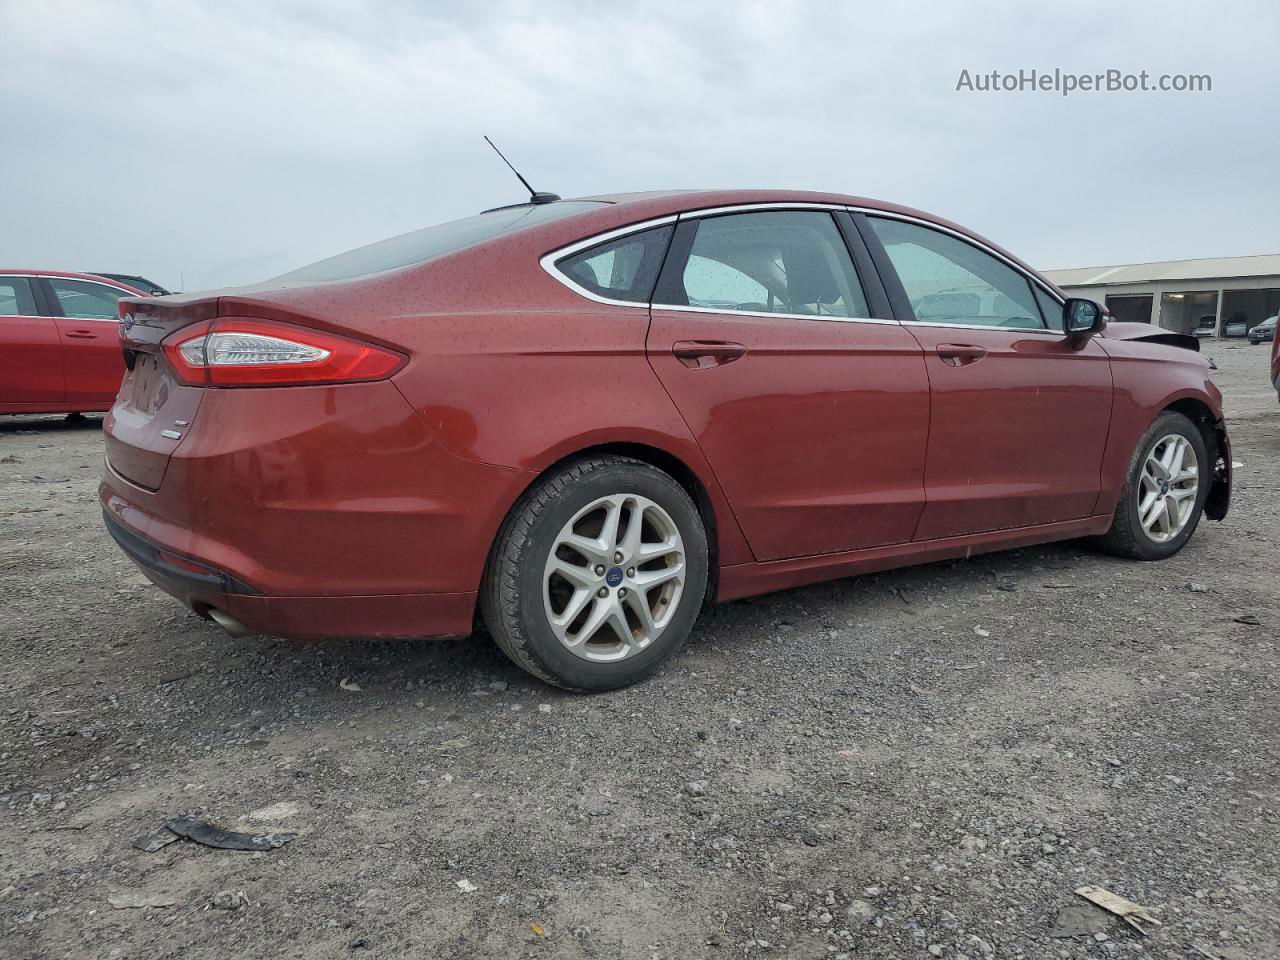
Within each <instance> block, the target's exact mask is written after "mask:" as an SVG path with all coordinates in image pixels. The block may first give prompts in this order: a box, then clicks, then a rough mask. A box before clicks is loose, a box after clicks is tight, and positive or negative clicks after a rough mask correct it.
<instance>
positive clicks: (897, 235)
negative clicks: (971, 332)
mask: <svg viewBox="0 0 1280 960" xmlns="http://www.w3.org/2000/svg"><path fill="white" fill-rule="evenodd" d="M868 220H869V222H870V223H871V227H872V229H873V230H874V231H875V233H876V236H877V237H879V238H880V242H881V243H882V244H884V248H885V251H886V252H887V253H888V254H889V260H890V261H892V263H893V268H894V270H895V271H896V272H897V274H898V278H899V279H900V280H901V281H902V286H903V287H904V288H905V289H906V292H907V299H908V300H910V301H911V308H912V310H914V311H915V315H916V319H917V320H919V321H921V322H923V323H941V324H960V325H968V326H983V327H1012V328H1017V329H1038V330H1042V329H1044V327H1045V324H1044V321H1043V319H1041V316H1040V308H1039V307H1038V306H1037V305H1036V301H1035V298H1034V296H1033V295H1032V293H1031V285H1030V284H1029V283H1028V281H1027V278H1026V277H1024V276H1023V275H1022V274H1021V273H1019V272H1018V271H1017V270H1014V269H1013V268H1012V267H1010V266H1009V265H1008V264H1006V263H1004V262H1003V261H1001V260H999V259H997V258H996V257H993V256H992V255H991V254H989V253H987V252H986V251H984V250H979V249H978V248H977V247H975V246H974V245H973V244H971V243H968V242H966V241H964V240H961V239H959V238H958V237H953V236H952V235H951V234H948V233H943V232H942V231H940V230H933V229H931V228H929V227H922V226H919V225H918V224H914V223H905V222H903V221H901V220H888V219H884V218H882V217H869V218H868ZM1058 312H1059V314H1060V313H1061V308H1060V307H1059V308H1058Z"/></svg>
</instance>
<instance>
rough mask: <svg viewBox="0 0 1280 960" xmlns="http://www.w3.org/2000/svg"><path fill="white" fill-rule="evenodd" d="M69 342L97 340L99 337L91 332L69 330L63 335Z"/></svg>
mask: <svg viewBox="0 0 1280 960" xmlns="http://www.w3.org/2000/svg"><path fill="white" fill-rule="evenodd" d="M63 336H64V337H66V338H67V339H68V340H97V339H98V335H97V334H96V333H94V332H92V331H91V330H69V331H68V332H66V333H64V334H63Z"/></svg>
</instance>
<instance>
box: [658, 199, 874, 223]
mask: <svg viewBox="0 0 1280 960" xmlns="http://www.w3.org/2000/svg"><path fill="white" fill-rule="evenodd" d="M849 209H851V208H850V207H849V206H847V205H846V204H843V203H815V202H813V201H808V200H794V201H791V200H769V201H766V202H764V203H735V204H732V205H730V206H727V207H701V208H699V209H697V210H685V211H683V212H681V214H680V218H681V219H682V220H684V219H689V220H700V219H702V218H703V217H718V216H720V214H722V213H751V212H754V211H756V210H831V211H834V212H839V211H841V210H849Z"/></svg>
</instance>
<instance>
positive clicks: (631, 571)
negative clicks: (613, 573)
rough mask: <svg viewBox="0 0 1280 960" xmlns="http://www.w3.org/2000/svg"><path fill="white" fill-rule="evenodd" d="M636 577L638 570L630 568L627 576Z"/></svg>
mask: <svg viewBox="0 0 1280 960" xmlns="http://www.w3.org/2000/svg"><path fill="white" fill-rule="evenodd" d="M635 575H636V568H635V567H628V568H627V576H628V577H634V576H635Z"/></svg>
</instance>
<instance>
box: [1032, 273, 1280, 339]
mask: <svg viewBox="0 0 1280 960" xmlns="http://www.w3.org/2000/svg"><path fill="white" fill-rule="evenodd" d="M1044 275H1045V276H1046V277H1048V278H1049V279H1050V280H1052V281H1053V282H1054V283H1056V284H1057V285H1058V286H1060V287H1061V288H1062V289H1063V290H1065V291H1066V292H1067V293H1068V294H1070V295H1071V296H1076V297H1088V298H1089V299H1090V300H1097V301H1098V302H1099V303H1105V304H1106V306H1107V309H1109V310H1110V311H1111V313H1112V315H1113V316H1114V317H1115V319H1117V320H1128V321H1138V322H1140V323H1155V324H1157V325H1158V326H1161V327H1164V328H1165V329H1167V330H1175V331H1177V332H1179V333H1195V332H1196V329H1197V327H1199V328H1201V335H1207V334H1208V333H1210V332H1211V333H1212V334H1213V335H1215V336H1220V337H1222V336H1231V337H1243V336H1244V335H1245V334H1246V333H1247V332H1248V330H1249V328H1250V327H1253V326H1254V325H1256V324H1258V323H1261V322H1262V321H1263V320H1265V319H1266V318H1267V317H1273V316H1275V315H1276V313H1277V312H1280V254H1275V253H1272V254H1261V255H1259V256H1254V257H1217V258H1209V259H1204V260H1164V261H1160V262H1157V263H1134V264H1129V265H1124V266H1114V267H1080V268H1078V269H1072V270H1046V271H1044Z"/></svg>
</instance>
